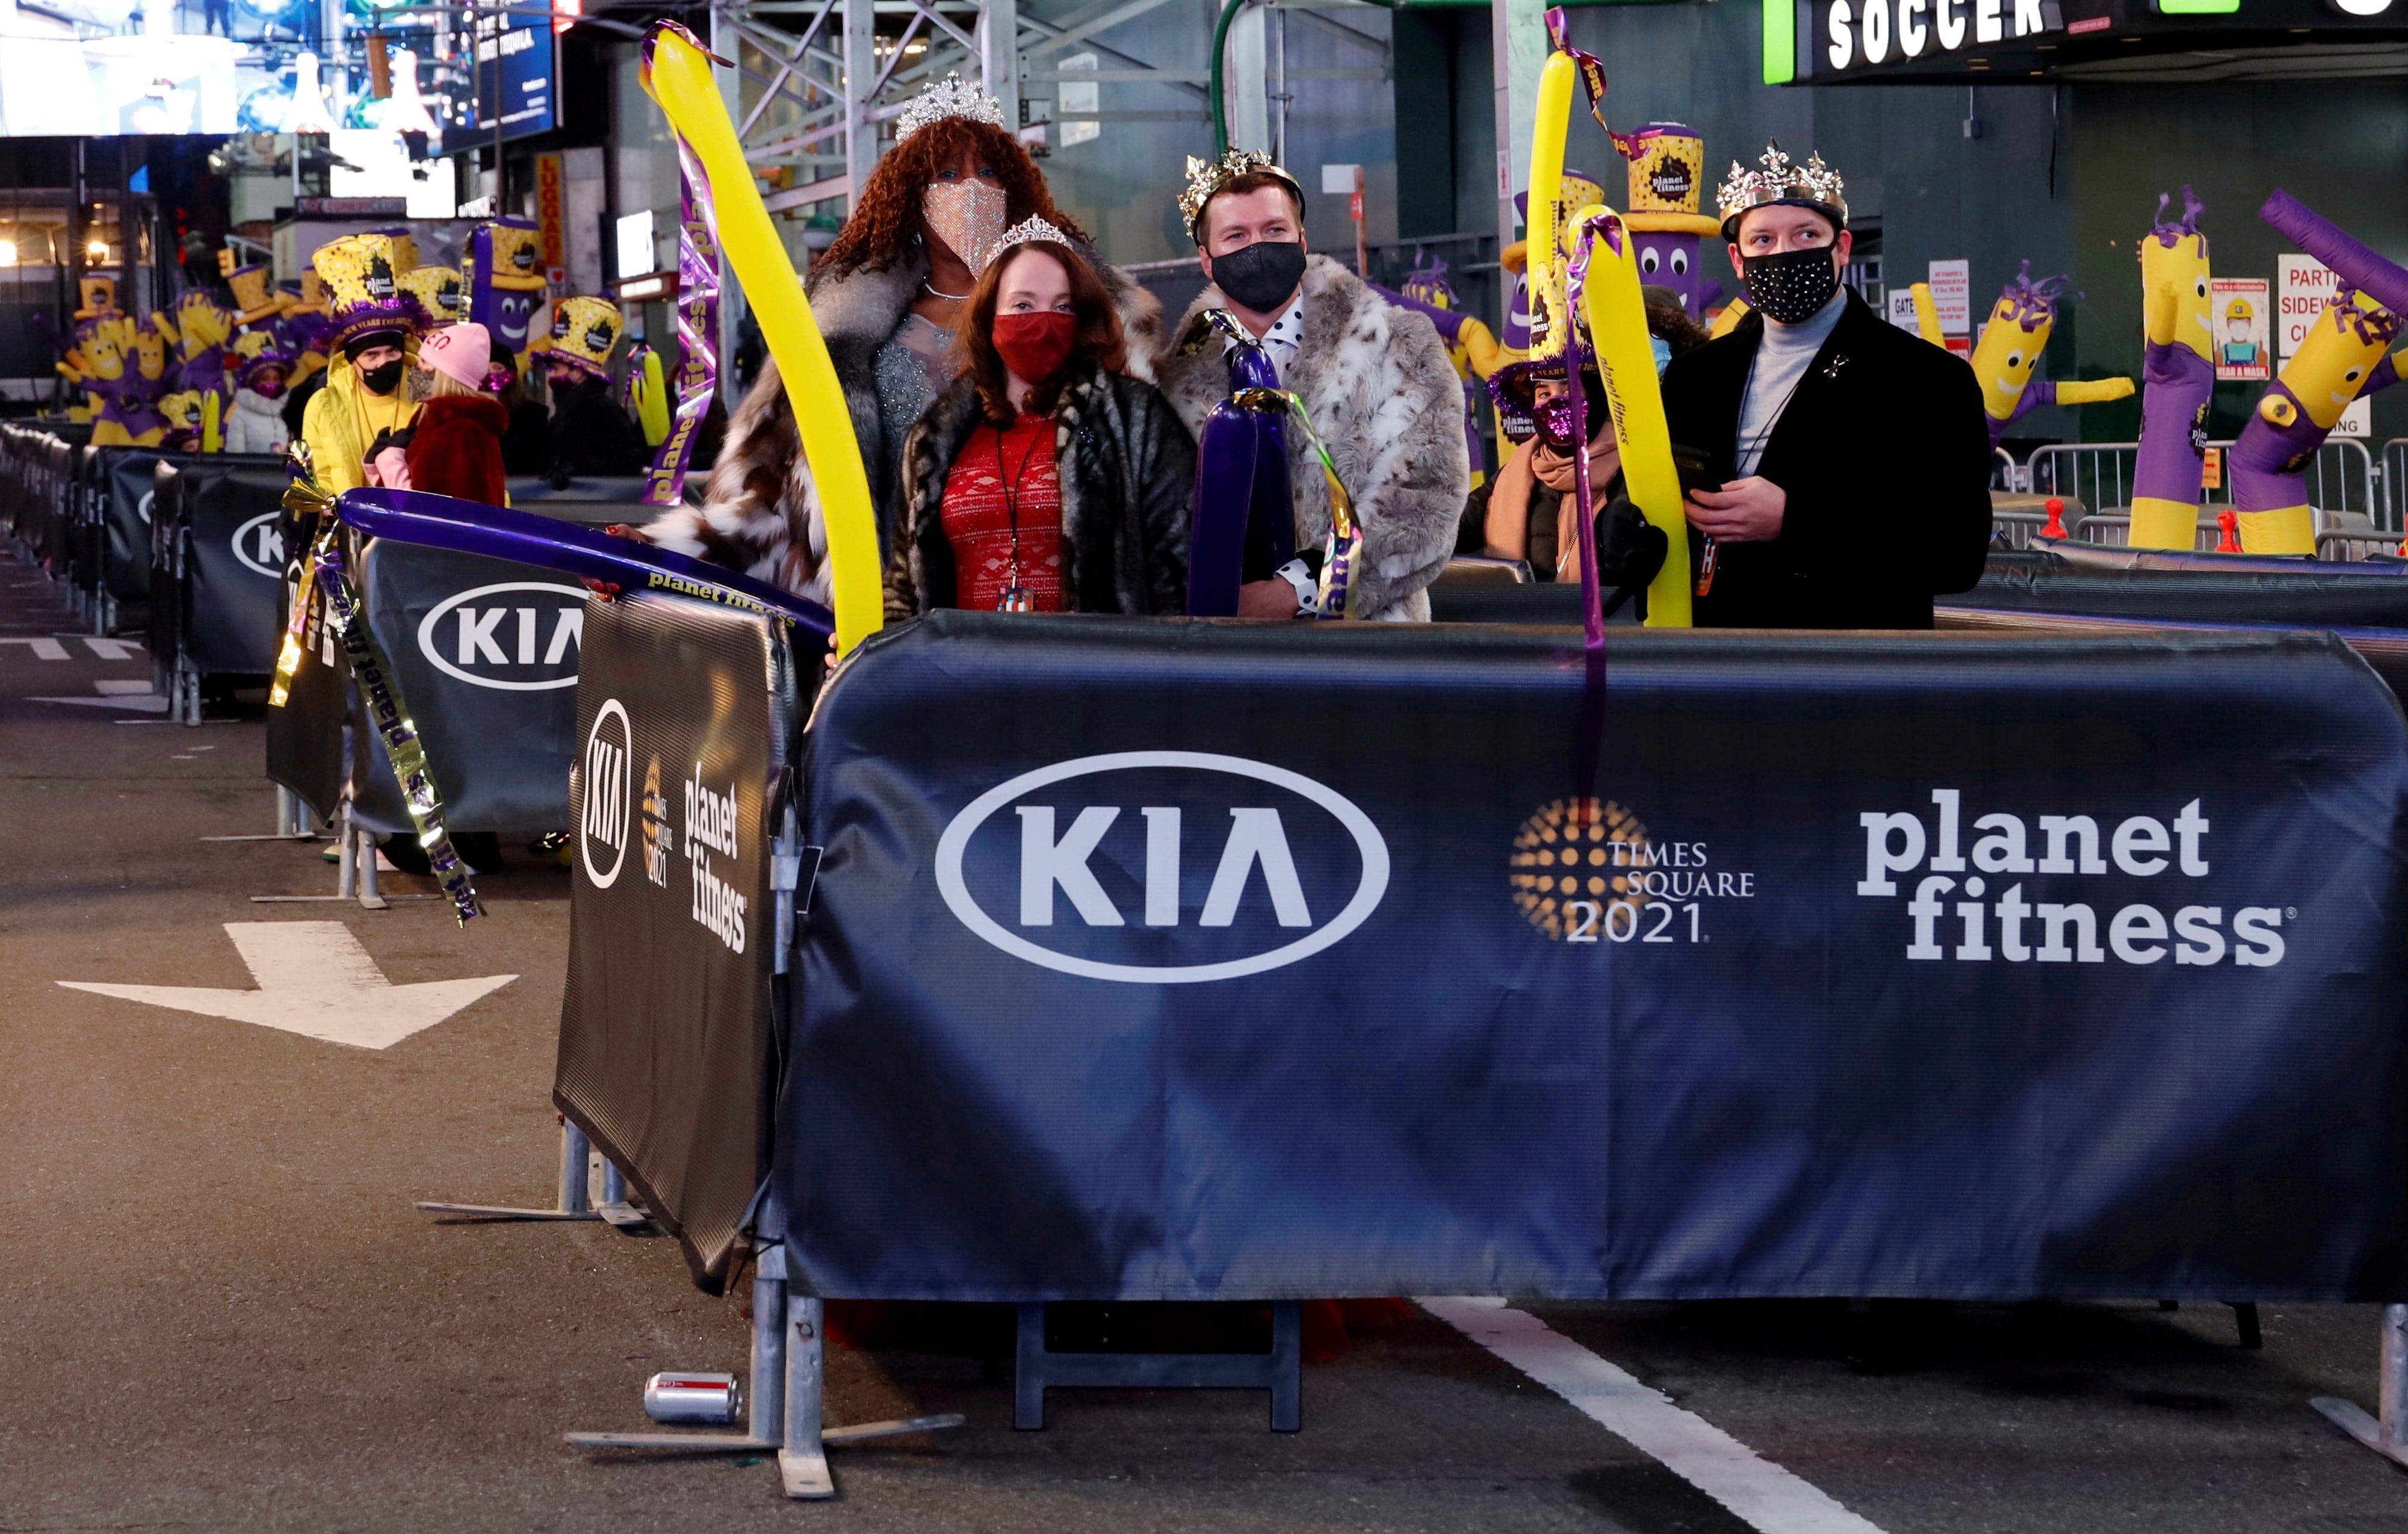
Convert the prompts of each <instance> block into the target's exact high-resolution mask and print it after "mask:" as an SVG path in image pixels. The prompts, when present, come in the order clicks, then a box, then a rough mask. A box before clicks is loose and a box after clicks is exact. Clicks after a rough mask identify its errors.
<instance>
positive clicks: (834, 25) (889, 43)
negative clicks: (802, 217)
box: [710, 0, 1211, 212]
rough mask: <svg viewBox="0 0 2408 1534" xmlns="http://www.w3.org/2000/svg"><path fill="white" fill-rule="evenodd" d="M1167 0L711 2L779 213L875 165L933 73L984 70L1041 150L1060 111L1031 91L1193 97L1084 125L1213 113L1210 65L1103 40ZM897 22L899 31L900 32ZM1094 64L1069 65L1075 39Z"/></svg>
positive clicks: (727, 76) (841, 196)
mask: <svg viewBox="0 0 2408 1534" xmlns="http://www.w3.org/2000/svg"><path fill="white" fill-rule="evenodd" d="M1169 3H1170V0H1095V3H1091V4H1089V5H1087V6H1085V7H1081V8H1079V9H1078V10H1075V11H1073V12H1071V13H1069V14H1068V15H1066V16H1064V17H1062V18H1060V19H1059V20H1055V21H1040V20H1039V19H1037V18H1035V17H1032V16H1029V15H1027V14H1025V13H1024V12H1023V11H1022V9H1021V8H1020V5H1019V3H1018V0H747V3H743V4H735V5H724V6H714V7H712V8H711V12H710V24H711V29H710V43H711V50H712V51H713V52H715V53H717V54H719V55H720V57H722V58H724V59H727V60H731V61H733V67H732V68H727V69H723V70H722V71H721V75H722V79H721V89H722V91H723V92H724V93H725V94H726V96H727V99H728V103H729V108H730V110H731V111H732V112H733V113H734V115H735V117H736V121H737V127H738V136H740V137H741V139H742V140H743V144H744V154H745V158H746V159H747V160H749V161H750V162H751V163H752V164H753V166H754V167H755V168H756V169H757V170H759V171H761V172H762V173H764V175H765V176H767V178H768V179H770V180H771V182H772V184H773V185H774V186H775V187H776V190H774V191H772V192H771V193H770V194H769V195H768V199H767V201H768V206H769V208H770V210H771V211H772V212H779V211H784V210H788V209H794V208H807V207H812V206H815V205H819V204H823V203H837V204H840V205H842V207H843V208H850V206H851V200H852V196H853V189H854V188H856V187H858V186H859V185H861V184H862V182H863V181H864V180H866V179H867V177H868V175H869V172H870V170H871V168H872V167H873V166H875V165H876V164H877V162H878V153H879V144H880V139H881V137H882V124H883V123H884V122H887V120H889V119H890V118H893V117H895V116H896V115H897V114H898V113H900V112H901V111H902V110H903V108H904V107H905V106H906V105H907V104H908V103H909V102H910V99H911V98H912V97H913V96H914V95H917V94H918V93H920V91H921V90H923V89H924V88H925V87H926V86H927V85H929V84H930V83H932V82H934V81H936V80H939V79H943V78H944V77H945V76H947V75H950V74H959V75H961V76H962V77H963V78H964V79H976V80H978V81H979V82H980V83H981V84H982V85H983V86H984V87H985V89H986V90H987V91H988V93H991V94H993V95H994V96H995V97H996V99H997V100H999V101H1001V102H1002V103H1003V104H1004V109H1005V112H1006V113H1007V115H1008V117H1014V118H1017V120H1018V121H1017V122H1016V123H1015V124H1014V125H1015V126H1016V127H1017V129H1018V131H1019V132H1020V134H1021V136H1022V137H1023V139H1024V141H1025V142H1028V143H1030V144H1031V146H1032V147H1036V148H1040V149H1041V148H1042V146H1044V145H1045V144H1046V142H1047V136H1048V135H1049V134H1050V133H1051V132H1052V131H1053V130H1054V128H1055V127H1056V126H1058V125H1060V123H1061V122H1062V121H1063V120H1064V119H1065V118H1066V115H1068V114H1064V113H1062V112H1059V111H1054V112H1050V113H1048V114H1047V115H1045V116H1042V117H1036V116H1033V115H1032V113H1031V112H1030V110H1029V108H1030V107H1031V105H1032V103H1031V102H1030V101H1028V100H1025V99H1024V97H1023V95H1022V92H1023V89H1024V87H1025V86H1036V87H1039V90H1040V92H1041V94H1040V95H1039V97H1038V98H1037V99H1039V100H1043V101H1047V102H1052V101H1054V100H1056V99H1058V96H1057V88H1058V87H1059V86H1060V85H1061V84H1064V83H1068V84H1072V85H1084V84H1091V83H1095V84H1100V83H1106V82H1112V83H1137V82H1143V83H1152V84H1157V85H1160V86H1163V87H1164V88H1166V89H1168V90H1169V91H1171V92H1173V93H1177V94H1178V95H1180V96H1182V97H1183V98H1185V105H1183V106H1182V107H1180V108H1175V109H1170V110H1155V111H1114V112H1106V111H1101V110H1082V111H1081V112H1079V113H1077V114H1075V117H1071V118H1069V120H1070V121H1075V122H1097V123H1104V122H1168V121H1191V120H1192V121H1196V122H1207V121H1210V119H1211V112H1210V110H1209V108H1210V105H1211V103H1210V97H1209V96H1208V94H1207V93H1206V91H1205V86H1204V74H1205V72H1204V71H1202V70H1197V69H1165V68H1156V67H1155V66H1154V65H1152V64H1150V63H1148V62H1147V61H1145V60H1143V59H1140V58H1138V57H1135V56H1134V55H1132V54H1130V53H1128V52H1126V51H1125V50H1121V49H1117V48H1114V47H1112V46H1111V45H1110V44H1107V43H1104V42H1100V41H1098V40H1097V36H1096V35H1097V33H1100V32H1103V31H1106V30H1108V29H1110V28H1112V27H1116V26H1119V25H1121V24H1122V23H1124V22H1129V21H1133V20H1135V19H1136V18H1138V17H1140V16H1142V15H1144V14H1145V13H1147V12H1149V11H1152V10H1155V9H1157V8H1159V7H1162V6H1165V5H1168V4H1169ZM898 23H899V28H898ZM1074 48H1076V49H1080V50H1083V51H1084V52H1086V53H1092V54H1094V55H1096V59H1097V67H1095V68H1091V69H1065V68H1063V66H1062V56H1063V55H1064V54H1066V53H1068V51H1069V50H1072V49H1074Z"/></svg>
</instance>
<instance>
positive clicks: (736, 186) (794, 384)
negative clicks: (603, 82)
mask: <svg viewBox="0 0 2408 1534" xmlns="http://www.w3.org/2000/svg"><path fill="white" fill-rule="evenodd" d="M645 46H646V50H647V52H648V53H649V58H648V59H647V61H646V66H645V69H644V77H643V80H644V89H645V91H646V92H647V93H649V94H650V95H651V96H652V99H653V100H654V101H656V102H658V103H660V108H661V111H662V113H663V114H664V115H665V116H667V118H668V120H669V126H670V128H671V129H673V130H674V131H675V132H676V133H677V135H678V136H679V137H681V138H682V139H684V140H685V141H686V143H687V145H688V146H689V147H691V148H692V149H693V151H694V152H695V158H696V159H698V160H700V161H701V162H702V166H703V169H704V170H705V171H706V172H708V173H709V175H710V189H711V193H712V194H713V195H714V196H715V197H716V198H717V199H718V210H719V247H720V249H721V250H722V251H724V252H726V256H727V265H728V266H729V267H730V269H731V270H732V271H733V273H734V275H735V278H736V280H737V282H738V285H739V286H741V287H742V288H743V290H744V296H745V297H746V299H748V300H749V301H750V302H751V303H752V306H753V317H754V318H755V319H756V320H758V321H759V322H760V325H761V337H762V339H763V340H765V341H767V343H768V347H769V354H770V355H771V356H773V357H775V358H776V359H777V360H778V372H779V374H780V376H781V378H783V379H784V380H785V385H786V401H787V403H788V404H789V405H791V406H792V407H793V408H794V411H795V426H796V430H797V431H798V432H800V433H801V435H802V440H803V458H804V461H805V462H807V463H809V464H810V466H811V479H812V481H813V482H814V483H815V484H816V485H817V486H818V489H819V495H820V505H821V507H822V508H823V509H824V512H825V514H826V518H827V543H828V571H829V576H830V585H831V587H832V588H833V590H834V592H835V603H834V606H835V608H836V638H837V649H838V652H839V653H842V652H849V651H851V650H852V649H853V646H854V645H856V644H858V643H860V642H861V641H862V640H863V639H865V638H868V637H869V636H870V635H872V634H875V633H877V632H878V630H879V628H880V627H881V626H882V624H883V623H884V606H885V596H884V593H883V591H882V589H881V581H880V572H879V567H878V519H877V515H876V513H875V512H873V511H872V510H871V509H870V501H869V477H868V475H867V473H866V472H865V471H864V470H863V468H862V464H861V444H860V441H859V440H858V439H857V438H856V437H854V436H853V412H852V410H851V409H849V408H848V407H847V406H846V404H845V399H844V389H843V386H842V385H840V384H839V383H838V382H837V377H836V366H835V365H834V364H833V363H831V362H830V361H829V360H828V351H827V342H826V340H825V339H824V338H823V337H821V335H820V327H819V323H818V322H817V321H815V320H814V319H812V318H811V306H810V302H809V301H808V300H807V299H805V298H804V297H803V285H802V283H801V282H800V281H799V280H796V276H795V270H794V265H793V264H792V263H791V262H789V261H788V260H787V259H786V248H785V246H784V245H783V244H781V242H780V241H779V238H778V232H777V229H776V227H775V226H774V225H772V224H771V223H770V222H769V210H768V209H767V208H764V207H763V206H762V204H761V192H760V188H759V186H758V185H757V184H756V183H755V182H754V181H753V170H752V167H751V166H749V165H746V164H745V163H744V151H743V148H742V146H741V145H739V144H738V142H737V138H736V128H735V124H733V123H731V122H729V121H728V119H727V107H726V104H725V103H724V101H722V100H721V99H720V94H719V86H718V84H717V83H716V82H715V81H714V80H712V79H711V78H710V54H708V53H706V52H705V51H704V50H703V49H702V46H701V45H700V44H699V43H697V42H696V41H695V37H694V35H693V34H692V33H690V32H688V31H687V30H686V29H685V28H683V27H681V26H679V25H677V24H676V23H675V22H660V23H657V24H655V25H654V27H653V28H652V36H651V37H650V38H649V39H648V40H647V42H646V45H645Z"/></svg>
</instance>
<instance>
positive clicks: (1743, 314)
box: [1706, 298, 1748, 341]
mask: <svg viewBox="0 0 2408 1534" xmlns="http://www.w3.org/2000/svg"><path fill="white" fill-rule="evenodd" d="M1747 310H1748V303H1747V300H1746V299H1744V298H1734V299H1732V300H1731V301H1730V302H1729V303H1727V304H1725V305H1724V306H1723V307H1722V309H1721V310H1720V312H1718V313H1716V314H1715V316H1714V323H1713V324H1710V325H1708V326H1707V327H1706V339H1708V340H1710V341H1719V340H1721V339H1722V338H1723V337H1726V336H1727V335H1729V334H1730V333H1731V332H1732V331H1734V330H1737V329H1738V328H1739V323H1740V322H1741V321H1742V320H1744V319H1746V318H1747Z"/></svg>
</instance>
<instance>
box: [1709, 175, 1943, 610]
mask: <svg viewBox="0 0 2408 1534" xmlns="http://www.w3.org/2000/svg"><path fill="white" fill-rule="evenodd" d="M1761 164H1762V168H1760V169H1756V170H1748V171H1742V169H1741V168H1740V167H1739V166H1738V165H1732V166H1731V178H1730V179H1729V180H1728V181H1727V182H1725V183H1724V186H1723V189H1722V198H1721V204H1722V212H1723V216H1724V223H1723V232H1724V237H1726V238H1727V239H1728V240H1729V241H1730V242H1731V243H1730V255H1731V265H1734V266H1736V267H1738V268H1740V270H1741V272H1742V274H1743V276H1744V277H1745V278H1746V280H1747V286H1748V294H1749V297H1750V299H1751V301H1752V304H1753V311H1752V312H1751V313H1749V315H1748V316H1747V317H1746V318H1745V319H1744V320H1742V321H1741V322H1740V323H1739V326H1738V328H1737V329H1735V330H1733V331H1732V332H1731V333H1730V334H1729V335H1728V336H1726V337H1722V338H1721V339H1720V340H1716V341H1712V342H1709V343H1708V344H1707V345H1705V346H1702V347H1700V348H1699V349H1698V350H1697V351H1692V352H1689V353H1688V354H1687V355H1685V356H1682V357H1679V358H1676V359H1675V360H1674V361H1673V363H1672V365H1671V366H1670V367H1669V368H1668V369H1666V371H1665V374H1664V409H1665V414H1666V416H1667V418H1668V420H1669V423H1670V428H1671V436H1672V440H1673V441H1674V442H1675V443H1676V444H1678V445H1680V446H1683V447H1685V448H1689V449H1692V450H1694V451H1696V452H1699V453H1702V454H1703V455H1704V456H1705V458H1706V460H1707V464H1708V469H1707V478H1708V480H1709V481H1710V482H1713V483H1717V484H1719V485H1720V486H1721V488H1720V489H1719V490H1713V491H1705V490H1693V491H1692V492H1691V493H1690V495H1689V498H1688V505H1687V507H1686V508H1685V509H1686V510H1687V512H1688V517H1689V524H1690V526H1691V528H1692V529H1693V530H1694V531H1695V532H1696V533H1698V534H1702V535H1704V537H1705V538H1708V539H1711V540H1712V542H1711V546H1710V548H1706V549H1700V548H1699V545H1698V540H1697V539H1696V538H1693V539H1692V562H1693V566H1695V567H1696V568H1697V569H1698V571H1699V576H1700V578H1701V579H1702V577H1703V572H1704V566H1705V561H1704V557H1703V556H1704V555H1707V554H1710V555H1711V558H1712V563H1713V584H1712V585H1711V586H1710V587H1709V588H1708V591H1707V593H1706V595H1703V596H1700V597H1699V598H1698V599H1697V608H1696V619H1697V623H1698V624H1699V627H1717V628H1929V627H1930V626H1931V599H1932V597H1933V596H1935V595H1941V594H1944V593H1948V592H1959V591H1965V590H1968V589H1970V588H1971V586H1972V585H1973V583H1974V582H1975V581H1979V580H1980V579H1981V578H1982V566H1983V562H1984V559H1985V554H1986V551H1987V549H1988V546H1989V538H1990V495H1989V479H1990V441H1989V433H1988V430H1987V427H1986V425H1985V421H1984V416H1983V411H1982V391H1981V386H1980V385H1979V384H1978V383H1976V382H1975V381H1974V378H1973V371H1972V369H1971V367H1969V366H1967V365H1966V364H1965V363H1964V362H1962V361H1960V360H1959V359H1957V357H1954V356H1952V355H1950V354H1949V353H1948V352H1946V351H1942V350H1940V349H1939V348H1937V347H1934V346H1932V345H1930V344H1928V342H1926V341H1924V340H1923V339H1922V338H1921V337H1916V336H1914V335H1912V334H1910V333H1908V332H1906V331H1904V330H1900V329H1899V328H1898V327H1897V326H1895V325H1892V324H1890V323H1888V322H1886V321H1885V320H1884V319H1882V318H1881V317H1880V316H1879V315H1876V314H1875V313H1873V311H1872V310H1871V308H1869V307H1868V306H1867V305H1866V304H1865V302H1864V300H1862V299H1860V298H1858V297H1857V296H1856V294H1854V293H1851V292H1849V291H1847V290H1846V289H1844V288H1842V286H1841V285H1840V280H1839V277H1840V272H1841V271H1842V269H1843V268H1844V267H1845V266H1846V265H1847V260H1848V252H1849V249H1850V245H1851V243H1852V242H1851V240H1850V237H1849V235H1848V230H1847V204H1846V202H1845V201H1844V199H1843V197H1842V185H1841V180H1840V177H1839V176H1838V174H1837V173H1836V172H1833V171H1831V170H1829V169H1828V168H1827V167H1826V166H1825V165H1823V161H1822V157H1821V156H1820V155H1816V156H1813V158H1811V159H1810V160H1809V161H1808V162H1807V164H1806V165H1792V164H1791V163H1790V161H1789V159H1788V157H1787V156H1786V155H1785V154H1783V153H1782V152H1781V151H1780V149H1779V148H1778V146H1774V147H1772V148H1770V149H1769V150H1768V151H1766V153H1765V155H1764V158H1763V161H1762V163H1761Z"/></svg>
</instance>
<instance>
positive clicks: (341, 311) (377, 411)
mask: <svg viewBox="0 0 2408 1534" xmlns="http://www.w3.org/2000/svg"><path fill="white" fill-rule="evenodd" d="M311 265H313V266H315V267H316V268H317V272H318V275H319V278H320V280H322V282H323V283H324V284H325V292H326V299H327V308H328V310H329V312H330V314H331V316H332V318H333V322H334V333H333V335H332V336H331V337H329V340H330V343H331V345H332V347H333V349H334V351H336V353H337V360H336V361H334V362H333V363H332V364H330V365H329V366H328V367H327V369H326V384H325V387H324V388H322V389H321V390H319V391H318V393H317V394H315V395H313V396H312V397H311V398H310V401H309V406H308V410H307V411H306V412H305V413H304V414H303V416H302V418H301V436H302V438H303V439H304V440H305V441H307V442H308V444H309V458H310V462H311V464H312V466H314V467H315V470H316V472H317V477H318V485H319V488H320V489H322V490H324V491H325V492H326V493H327V494H329V495H340V494H341V493H343V492H344V491H346V490H357V489H359V488H361V487H362V486H364V485H366V484H369V483H371V482H372V480H371V479H370V472H369V469H368V460H369V459H371V458H373V457H374V456H375V454H376V452H377V450H378V449H379V448H380V447H384V446H390V445H392V444H391V441H390V438H392V437H394V436H395V435H397V434H399V433H401V432H403V431H405V430H407V429H408V428H409V425H410V423H411V422H412V421H414V420H415V419H416V418H417V415H418V407H417V406H416V405H414V404H412V403H410V400H409V394H408V392H407V391H406V390H405V389H404V388H403V387H402V383H403V379H404V377H405V375H406V374H407V373H408V372H409V355H408V351H407V348H408V346H409V337H410V334H411V332H412V330H413V329H414V328H415V316H416V310H415V308H413V307H412V305H411V303H410V301H409V295H408V294H406V293H405V292H404V291H403V290H402V289H401V287H400V285H399V283H398V282H397V281H396V278H397V277H398V275H399V252H398V251H395V249H394V241H393V239H392V237H390V236H386V235H346V236H345V237H342V238H341V239H338V240H336V241H334V242H333V243H332V244H329V245H325V246H322V247H321V248H320V249H319V251H318V253H317V255H316V256H315V257H313V258H312V260H311Z"/></svg>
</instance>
